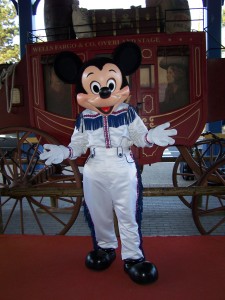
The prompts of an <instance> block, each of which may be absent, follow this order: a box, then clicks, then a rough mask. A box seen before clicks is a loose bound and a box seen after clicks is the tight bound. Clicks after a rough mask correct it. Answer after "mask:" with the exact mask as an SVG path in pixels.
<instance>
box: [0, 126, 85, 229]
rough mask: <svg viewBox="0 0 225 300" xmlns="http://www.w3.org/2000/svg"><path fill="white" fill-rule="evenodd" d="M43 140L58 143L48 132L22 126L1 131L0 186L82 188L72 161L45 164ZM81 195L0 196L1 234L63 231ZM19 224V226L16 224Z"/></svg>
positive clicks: (80, 199)
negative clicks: (40, 155)
mask: <svg viewBox="0 0 225 300" xmlns="http://www.w3.org/2000/svg"><path fill="white" fill-rule="evenodd" d="M45 143H51V144H59V142H58V141H57V140H56V139H54V138H53V137H51V136H50V135H48V134H47V133H45V132H43V131H40V130H37V129H32V128H25V127H11V128H4V129H1V130H0V188H1V187H8V188H13V187H23V188H26V187H30V186H32V187H38V188H40V189H42V190H43V194H44V188H45V187H46V186H50V187H56V188H57V187H65V188H67V187H68V186H71V185H73V186H74V185H75V187H77V188H81V177H80V173H79V170H78V168H77V166H76V165H75V163H74V162H73V161H69V160H66V161H64V162H63V163H62V164H60V165H52V166H49V167H47V166H45V164H44V162H43V161H40V159H39V154H40V152H42V145H43V144H45ZM81 204H82V197H62V198H61V197H58V198H49V197H34V196H28V195H24V196H23V197H5V198H4V199H1V203H0V210H1V211H2V220H3V225H2V228H3V233H7V232H10V233H22V234H35V233H37V232H40V234H65V233H66V232H67V231H68V230H69V229H70V228H71V226H72V225H73V223H74V222H75V220H76V218H77V215H78V213H79V210H80V207H81ZM18 225H19V226H18Z"/></svg>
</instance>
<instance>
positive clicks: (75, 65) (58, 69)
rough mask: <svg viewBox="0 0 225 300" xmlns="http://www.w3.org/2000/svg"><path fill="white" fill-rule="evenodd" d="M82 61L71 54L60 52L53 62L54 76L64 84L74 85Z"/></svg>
mask: <svg viewBox="0 0 225 300" xmlns="http://www.w3.org/2000/svg"><path fill="white" fill-rule="evenodd" d="M82 64H83V63H82V61H81V59H80V58H79V56H77V55H76V54H75V53H73V52H60V53H59V54H58V55H57V56H56V58H55V61H54V70H55V73H56V75H57V76H58V77H59V79H61V80H62V81H63V82H65V83H71V84H72V83H76V81H77V79H78V78H77V77H78V73H79V70H80V68H81V66H82Z"/></svg>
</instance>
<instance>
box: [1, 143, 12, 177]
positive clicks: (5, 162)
mask: <svg viewBox="0 0 225 300" xmlns="http://www.w3.org/2000/svg"><path fill="white" fill-rule="evenodd" d="M0 154H1V156H2V159H3V162H4V165H6V166H7V169H8V170H9V173H10V174H11V176H12V177H9V175H7V174H4V175H7V177H9V178H10V180H11V181H12V178H13V171H12V169H11V167H10V164H9V163H8V160H7V158H6V156H5V154H3V152H2V150H1V149H0Z"/></svg>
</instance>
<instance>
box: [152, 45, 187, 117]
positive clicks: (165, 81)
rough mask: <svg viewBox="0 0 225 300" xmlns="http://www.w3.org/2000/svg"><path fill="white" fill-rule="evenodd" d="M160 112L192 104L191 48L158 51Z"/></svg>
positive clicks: (166, 48) (182, 47)
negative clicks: (190, 79)
mask: <svg viewBox="0 0 225 300" xmlns="http://www.w3.org/2000/svg"><path fill="white" fill-rule="evenodd" d="M157 55H158V85H159V110H160V113H166V112H170V111H173V110H177V109H179V108H182V107H185V106H187V105H188V104H189V103H190V92H189V90H190V85H189V83H190V81H189V47H188V46H181V47H178V46H177V47H174V46H173V47H159V49H158V53H157Z"/></svg>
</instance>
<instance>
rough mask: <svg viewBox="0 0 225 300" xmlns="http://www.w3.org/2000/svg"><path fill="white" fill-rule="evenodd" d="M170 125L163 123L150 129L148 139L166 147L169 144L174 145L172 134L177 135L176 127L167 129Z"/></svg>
mask: <svg viewBox="0 0 225 300" xmlns="http://www.w3.org/2000/svg"><path fill="white" fill-rule="evenodd" d="M169 127H170V123H169V122H167V123H164V124H161V125H159V126H157V127H155V128H153V129H150V130H149V132H148V134H147V140H148V141H149V142H150V143H153V144H156V145H158V146H162V147H166V146H168V145H173V144H174V143H175V140H174V139H173V138H171V137H170V136H173V135H176V134H177V130H176V129H169V130H165V129H166V128H169Z"/></svg>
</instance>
